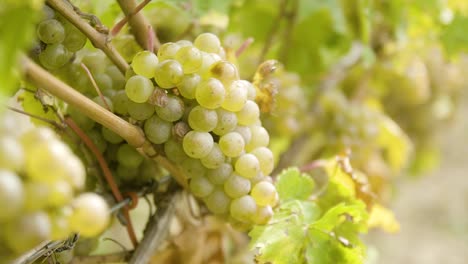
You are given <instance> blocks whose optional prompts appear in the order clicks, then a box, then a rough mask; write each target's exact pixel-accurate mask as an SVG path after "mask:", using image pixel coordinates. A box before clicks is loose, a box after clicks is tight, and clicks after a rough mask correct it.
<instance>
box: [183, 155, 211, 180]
mask: <svg viewBox="0 0 468 264" xmlns="http://www.w3.org/2000/svg"><path fill="white" fill-rule="evenodd" d="M180 167H181V168H182V171H183V172H184V174H185V175H186V176H188V177H189V178H193V177H202V176H204V175H205V173H206V168H205V167H204V166H203V164H202V163H201V161H200V160H198V159H193V158H190V157H189V158H186V159H184V160H183V161H182V163H181V164H180Z"/></svg>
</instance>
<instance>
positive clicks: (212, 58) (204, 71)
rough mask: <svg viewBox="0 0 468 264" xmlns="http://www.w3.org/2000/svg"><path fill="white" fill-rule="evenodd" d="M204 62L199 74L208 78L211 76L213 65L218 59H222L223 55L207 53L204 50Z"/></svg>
mask: <svg viewBox="0 0 468 264" xmlns="http://www.w3.org/2000/svg"><path fill="white" fill-rule="evenodd" d="M202 57H203V62H202V65H201V67H200V69H199V70H198V74H200V75H201V76H203V77H205V78H208V77H210V69H211V67H212V66H213V65H214V64H215V63H216V62H218V61H220V60H221V57H220V56H218V55H217V54H214V53H207V52H202Z"/></svg>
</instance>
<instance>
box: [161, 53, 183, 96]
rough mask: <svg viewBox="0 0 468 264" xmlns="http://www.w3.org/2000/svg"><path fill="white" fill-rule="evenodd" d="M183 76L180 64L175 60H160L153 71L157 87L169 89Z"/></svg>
mask: <svg viewBox="0 0 468 264" xmlns="http://www.w3.org/2000/svg"><path fill="white" fill-rule="evenodd" d="M183 78H184V71H183V69H182V65H180V63H179V62H178V61H176V60H165V61H162V62H160V63H159V64H158V65H157V67H156V70H155V71H154V80H155V81H156V83H157V84H158V85H159V87H161V88H164V89H170V88H173V87H176V86H177V85H178V84H179V83H180V82H181V81H182V79H183Z"/></svg>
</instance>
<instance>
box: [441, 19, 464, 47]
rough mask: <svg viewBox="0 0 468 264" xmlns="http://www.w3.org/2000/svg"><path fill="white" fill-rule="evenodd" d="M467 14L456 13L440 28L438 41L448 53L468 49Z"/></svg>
mask: <svg viewBox="0 0 468 264" xmlns="http://www.w3.org/2000/svg"><path fill="white" fill-rule="evenodd" d="M467 25H468V16H464V15H460V14H457V15H455V18H454V19H453V21H452V23H450V24H449V25H447V26H446V27H445V28H442V32H441V35H440V41H441V43H442V45H443V46H444V48H445V50H446V51H447V53H448V54H449V55H454V54H456V53H460V52H467V51H468V35H467V34H466V30H467V29H468V26H467Z"/></svg>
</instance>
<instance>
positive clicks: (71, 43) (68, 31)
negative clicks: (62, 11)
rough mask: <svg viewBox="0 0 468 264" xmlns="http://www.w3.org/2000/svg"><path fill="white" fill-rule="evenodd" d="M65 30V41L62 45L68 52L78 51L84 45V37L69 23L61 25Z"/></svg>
mask: <svg viewBox="0 0 468 264" xmlns="http://www.w3.org/2000/svg"><path fill="white" fill-rule="evenodd" d="M62 25H63V27H64V29H65V39H64V40H63V42H62V44H63V45H64V46H65V48H67V49H68V51H70V52H76V51H79V50H80V49H82V48H83V47H84V45H85V44H86V40H87V38H86V35H85V34H83V33H82V32H81V31H80V30H79V29H78V28H76V27H75V26H74V25H73V24H71V23H63V24H62Z"/></svg>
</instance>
